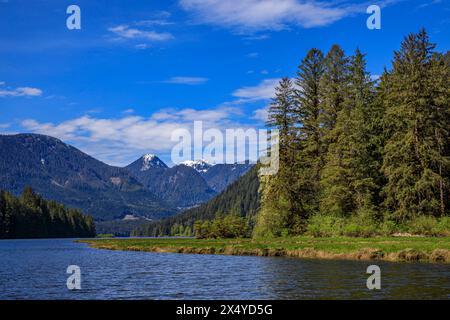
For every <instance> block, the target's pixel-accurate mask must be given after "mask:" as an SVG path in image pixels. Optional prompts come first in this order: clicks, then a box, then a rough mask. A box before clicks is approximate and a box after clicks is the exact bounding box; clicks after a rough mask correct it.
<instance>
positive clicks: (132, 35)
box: [108, 24, 173, 41]
mask: <svg viewBox="0 0 450 320" xmlns="http://www.w3.org/2000/svg"><path fill="white" fill-rule="evenodd" d="M108 30H109V31H111V32H113V33H114V34H116V35H117V36H119V38H121V39H145V40H149V41H166V40H171V39H173V35H172V34H170V33H168V32H156V31H146V30H140V29H138V28H132V27H130V26H128V25H126V24H121V25H118V26H115V27H112V28H109V29H108Z"/></svg>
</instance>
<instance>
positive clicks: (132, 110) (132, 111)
mask: <svg viewBox="0 0 450 320" xmlns="http://www.w3.org/2000/svg"><path fill="white" fill-rule="evenodd" d="M122 113H123V114H131V113H134V109H132V108H130V109H125V110H123V111H122Z"/></svg>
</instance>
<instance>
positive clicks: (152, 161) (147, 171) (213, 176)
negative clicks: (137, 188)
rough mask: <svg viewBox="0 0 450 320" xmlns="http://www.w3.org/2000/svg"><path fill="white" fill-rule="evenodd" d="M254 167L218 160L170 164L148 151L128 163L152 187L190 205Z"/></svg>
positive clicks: (178, 204) (181, 204) (171, 200)
mask: <svg viewBox="0 0 450 320" xmlns="http://www.w3.org/2000/svg"><path fill="white" fill-rule="evenodd" d="M250 168H251V165H249V164H231V165H229V164H217V165H213V164H210V163H208V162H207V161H204V160H197V161H186V162H183V163H181V164H179V165H176V166H174V167H172V168H169V167H168V166H167V165H166V164H165V163H164V162H163V161H162V160H161V159H159V158H158V157H157V156H155V155H151V154H147V155H144V156H142V157H141V158H139V159H138V160H136V161H134V162H133V163H131V164H130V165H128V166H127V167H126V169H127V170H129V171H130V173H131V174H132V175H133V176H134V177H136V179H137V180H138V181H140V182H141V183H142V184H143V185H145V186H146V187H147V188H148V189H149V190H150V191H152V192H153V193H155V194H157V195H158V196H159V197H160V198H161V199H162V200H164V201H166V202H167V203H168V204H170V205H172V206H174V207H177V208H189V207H194V206H197V205H199V204H201V203H204V202H205V201H208V200H210V199H211V198H213V197H214V196H216V195H217V194H218V193H220V192H221V191H223V190H224V189H225V188H226V187H227V186H228V185H230V184H231V183H232V182H234V181H236V180H237V179H238V178H239V177H240V176H242V175H243V174H244V173H245V172H247V171H248V170H249V169H250Z"/></svg>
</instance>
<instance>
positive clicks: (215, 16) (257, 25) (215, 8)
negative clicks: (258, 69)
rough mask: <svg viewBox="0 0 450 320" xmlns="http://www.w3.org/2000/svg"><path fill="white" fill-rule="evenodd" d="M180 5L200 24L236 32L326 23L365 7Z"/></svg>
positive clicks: (185, 1) (257, 2) (284, 2)
mask: <svg viewBox="0 0 450 320" xmlns="http://www.w3.org/2000/svg"><path fill="white" fill-rule="evenodd" d="M179 3H180V5H181V7H182V8H183V9H184V10H186V11H188V12H190V13H192V14H193V15H194V16H195V18H196V19H197V20H198V21H199V22H201V23H207V24H213V25H219V26H223V27H227V28H231V29H233V30H237V31H239V32H242V31H243V32H245V31H252V32H254V31H260V30H281V29H285V28H287V27H289V26H293V25H295V26H300V27H304V28H312V27H320V26H326V25H330V24H332V23H334V22H336V21H338V20H341V19H343V18H345V17H347V16H349V15H352V14H355V13H357V12H360V13H364V12H365V11H364V10H365V9H366V7H367V6H364V4H359V5H355V4H352V3H350V2H349V1H330V2H325V1H302V0H238V1H237V0H236V1H223V0H180V1H179Z"/></svg>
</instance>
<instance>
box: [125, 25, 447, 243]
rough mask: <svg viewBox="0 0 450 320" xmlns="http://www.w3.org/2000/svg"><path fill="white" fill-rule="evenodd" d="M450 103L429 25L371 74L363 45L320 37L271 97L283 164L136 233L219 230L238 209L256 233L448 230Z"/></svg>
mask: <svg viewBox="0 0 450 320" xmlns="http://www.w3.org/2000/svg"><path fill="white" fill-rule="evenodd" d="M449 102H450V53H449V52H447V53H446V54H443V53H440V52H438V51H436V45H435V44H433V43H431V42H430V40H429V37H428V35H427V33H426V31H425V30H421V31H419V32H418V33H416V34H414V33H412V34H410V35H408V36H407V37H406V38H405V39H404V41H403V42H402V43H401V46H400V49H399V50H398V51H396V52H394V57H393V60H392V67H391V69H390V70H388V69H385V71H384V73H383V74H382V75H381V76H376V77H374V76H371V75H370V74H369V72H368V71H367V70H366V57H365V55H364V54H363V53H362V52H361V51H360V50H359V49H356V51H355V53H354V54H353V55H352V56H347V55H346V54H345V53H344V51H343V49H342V48H341V47H340V46H339V45H334V46H332V48H331V49H330V51H329V52H328V53H327V54H324V53H323V52H321V51H320V50H319V49H315V48H313V49H311V50H310V51H309V52H308V53H307V54H306V56H305V57H304V58H303V59H302V61H301V63H300V65H299V67H298V70H297V73H296V76H295V77H294V78H293V79H291V78H284V79H282V80H281V81H280V83H279V85H278V86H277V88H276V96H275V97H274V100H273V103H272V104H271V106H270V108H269V117H268V123H267V125H268V127H271V128H277V129H279V131H280V170H279V171H278V173H277V174H276V175H274V176H261V177H258V175H257V169H256V168H253V170H251V171H250V172H249V173H247V175H246V176H244V177H242V178H241V179H240V180H239V181H237V182H236V183H235V184H233V185H231V186H230V187H229V188H228V189H227V190H226V191H225V193H222V194H220V195H219V196H217V197H216V198H214V199H212V200H211V201H209V202H208V203H206V204H204V205H202V206H200V207H199V208H195V209H191V210H188V211H187V212H185V213H183V214H181V215H177V216H174V217H171V218H168V219H163V220H161V221H157V222H154V223H151V224H150V225H147V226H145V227H143V228H140V229H138V230H135V231H134V233H133V235H149V236H160V235H186V236H189V235H194V234H195V235H196V236H197V237H200V238H204V237H222V236H223V234H228V235H229V234H232V233H233V232H234V231H235V230H243V229H242V228H240V223H241V222H242V221H243V220H242V219H241V220H239V219H237V217H236V215H237V216H241V217H247V218H246V219H245V221H247V223H248V226H249V228H250V229H251V230H253V231H252V234H253V236H254V237H271V236H275V237H277V236H289V235H300V234H307V235H313V236H339V235H346V236H374V235H392V234H395V233H411V234H420V235H434V236H436V235H450V216H449V215H450V209H449V206H450V103H449ZM208 221H209V222H208ZM219 229H220V230H222V231H224V230H225V231H224V232H222V233H220V232H219V233H218V232H217V230H219ZM230 230H234V231H233V232H231V233H230V232H229V231H230ZM238 233H239V232H238ZM244 233H246V232H243V233H242V232H241V233H240V235H239V236H242V235H243V234H244Z"/></svg>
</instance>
